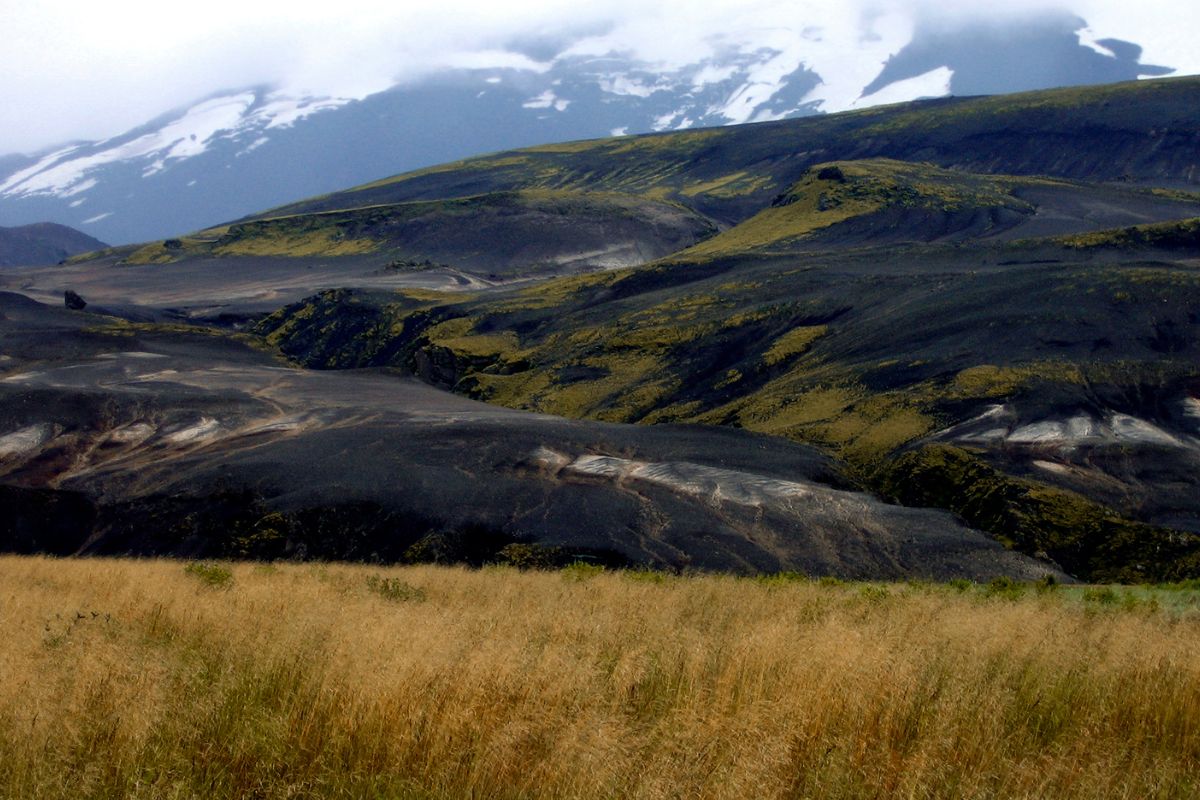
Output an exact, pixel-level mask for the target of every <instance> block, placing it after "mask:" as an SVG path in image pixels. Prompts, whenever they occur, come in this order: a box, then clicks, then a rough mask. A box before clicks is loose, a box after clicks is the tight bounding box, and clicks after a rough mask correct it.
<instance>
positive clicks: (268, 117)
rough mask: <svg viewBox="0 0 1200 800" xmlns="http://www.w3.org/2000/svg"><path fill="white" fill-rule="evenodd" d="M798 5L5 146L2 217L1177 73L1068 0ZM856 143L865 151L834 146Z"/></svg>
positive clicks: (171, 211)
mask: <svg viewBox="0 0 1200 800" xmlns="http://www.w3.org/2000/svg"><path fill="white" fill-rule="evenodd" d="M786 16H787V18H786V19H780V20H777V21H776V22H775V23H765V21H764V20H759V19H755V20H754V21H753V22H751V23H749V24H748V25H747V26H746V27H744V28H742V29H740V30H737V29H735V30H728V29H726V30H722V31H720V33H719V35H718V36H716V37H714V38H713V39H712V40H710V41H705V42H703V43H698V44H700V47H699V48H698V49H697V51H696V52H695V53H694V54H691V53H688V54H684V55H682V56H679V55H676V56H673V57H672V59H671V61H673V62H675V63H673V64H672V65H671V66H666V65H664V64H663V63H661V61H660V60H658V59H651V60H642V59H639V58H638V57H637V56H636V55H635V54H633V53H632V52H630V51H628V50H627V49H626V48H624V47H622V46H621V45H620V43H619V42H612V41H608V42H605V41H604V37H603V36H601V37H599V40H598V41H590V43H589V41H587V40H588V39H589V37H587V36H584V40H585V41H582V42H575V43H574V45H573V44H572V41H571V36H566V37H565V38H563V39H560V40H554V39H553V37H550V38H546V37H535V39H536V40H535V41H524V42H512V43H509V46H510V47H511V48H512V52H511V53H509V58H506V59H500V63H501V64H503V66H497V67H495V68H488V67H486V66H482V67H481V68H476V69H454V70H449V71H444V72H440V73H437V74H435V75H433V76H432V77H429V78H426V79H423V80H419V81H416V82H406V83H404V84H402V85H397V86H394V87H392V88H391V89H389V90H388V91H384V92H380V93H378V94H373V95H369V96H366V97H361V96H358V95H354V96H341V95H339V94H338V91H339V90H338V89H337V88H330V89H329V90H328V92H329V94H328V95H305V94H296V93H289V92H285V91H281V90H278V89H272V88H269V87H264V86H249V87H242V86H239V87H231V88H229V89H228V90H225V91H218V92H215V93H214V94H213V95H212V96H210V97H206V98H202V99H201V100H200V101H199V102H193V103H188V104H186V105H183V106H181V108H179V109H177V110H176V111H173V112H170V113H167V114H163V115H162V116H161V117H159V118H157V119H153V120H150V121H148V122H147V123H146V124H145V125H142V126H139V127H137V128H135V129H133V130H130V131H128V132H126V133H124V134H121V135H117V136H113V137H111V138H108V139H105V140H103V141H93V142H72V143H69V144H66V145H63V146H59V147H55V148H53V149H50V150H47V151H44V152H40V153H37V154H36V155H34V156H32V157H28V158H26V157H20V156H14V157H10V156H0V222H3V223H4V224H21V223H27V222H33V221H38V220H54V221H57V222H60V223H65V224H69V225H72V226H75V227H80V228H83V229H85V230H88V231H89V232H92V233H94V234H95V235H97V236H99V237H100V238H102V239H105V240H108V241H113V242H119V243H128V242H133V241H145V240H147V239H154V238H165V237H169V236H176V235H178V234H180V233H181V232H183V231H188V230H195V229H197V228H200V227H203V226H207V225H212V224H216V223H219V222H221V221H223V220H228V219H232V218H235V217H238V216H241V215H244V214H248V213H251V212H253V211H255V210H258V209H262V208H266V207H269V206H273V205H278V204H280V203H284V202H288V201H289V200H291V199H294V198H297V197H304V196H310V195H313V194H316V193H319V192H326V191H331V190H334V189H338V188H340V187H344V186H348V185H353V184H356V183H362V182H365V181H369V180H371V179H373V178H374V177H376V176H378V175H381V174H387V173H394V172H400V171H403V170H411V169H413V168H416V167H421V166H425V165H430V164H438V163H442V162H445V161H449V160H452V159H456V158H462V157H464V156H468V155H473V154H477V153H482V152H488V151H495V150H501V149H506V148H512V147H520V146H524V145H532V144H536V143H539V142H553V141H559V142H561V141H568V140H574V139H583V138H589V137H596V136H607V135H610V134H612V133H616V132H633V133H641V132H646V131H666V130H679V129H685V128H697V127H704V126H718V125H726V124H730V123H743V122H749V121H762V120H769V119H785V118H790V117H795V116H803V115H810V114H814V113H819V112H829V111H842V110H846V109H852V108H865V107H868V106H874V105H879V104H880V103H889V102H898V101H904V100H912V99H917V98H921V97H937V96H943V95H948V94H955V95H959V96H967V95H978V94H984V93H1000V92H1015V91H1024V90H1030V89H1040V88H1046V87H1051V86H1064V85H1077V84H1095V83H1107V82H1112V81H1118V80H1132V79H1135V78H1138V77H1140V76H1149V75H1162V74H1165V73H1169V72H1170V71H1171V70H1170V69H1169V68H1164V67H1157V66H1153V65H1145V64H1142V63H1140V55H1141V50H1140V48H1139V47H1138V46H1137V44H1135V43H1130V42H1121V41H1117V40H1114V39H1105V40H1104V43H1100V42H1095V41H1091V40H1090V39H1088V38H1087V37H1088V36H1089V35H1090V31H1089V29H1088V23H1087V22H1086V21H1085V20H1083V19H1081V18H1079V17H1077V16H1075V15H1072V14H1069V13H1063V12H1035V13H1029V14H1020V15H1015V16H1014V17H1012V18H1005V19H1002V20H999V21H993V22H991V23H989V24H983V25H962V26H959V27H958V28H957V29H956V30H954V31H953V34H952V35H951V34H949V33H948V32H947V31H946V30H945V29H942V28H939V27H938V26H936V25H933V26H931V25H928V24H927V23H928V22H929V20H928V19H927V18H925V19H923V20H922V22H921V24H918V25H916V26H915V29H914V30H913V31H912V40H911V41H910V42H908V43H907V45H906V44H905V41H904V40H903V39H904V37H905V36H906V33H905V27H906V26H904V25H900V26H896V25H894V24H890V25H889V24H886V22H887V21H886V19H882V23H883V24H879V25H877V24H876V23H879V22H881V18H880V17H876V16H875V15H865V16H864V17H863V18H862V19H859V20H853V21H850V20H843V22H847V23H848V24H849V25H851V26H854V27H861V28H862V30H861V31H860V34H858V35H854V36H852V37H850V38H849V39H848V40H846V41H845V46H839V45H837V44H835V42H836V41H838V40H839V37H841V38H842V39H845V36H844V32H843V33H842V34H835V35H834V36H832V37H826V36H824V35H822V34H821V33H820V32H821V30H822V28H823V26H824V24H825V21H814V22H813V23H812V24H811V26H805V27H804V28H803V29H801V28H798V27H797V18H795V17H794V16H793V15H790V14H789V15H786ZM834 16H837V15H834ZM883 16H884V17H885V18H886V16H887V15H883ZM901 16H905V14H904V13H901ZM918 16H921V17H925V16H926V15H918ZM947 38H950V39H952V44H950V43H948V42H947ZM581 48H582V49H581ZM597 48H599V49H597ZM493 55H494V54H493ZM476 61H479V60H478V59H476ZM483 63H484V64H486V58H484V59H483ZM513 63H523V64H525V65H526V66H527V68H525V69H513V68H511V67H510V65H511V64H513ZM216 88H219V87H214V89H216ZM347 90H348V91H356V90H355V89H350V88H349V87H347ZM186 99H187V98H181V100H186ZM35 124H36V121H35ZM843 157H853V156H844V155H837V154H831V155H829V156H827V157H826V158H825V159H824V160H833V159H835V158H843ZM298 164H303V165H304V168H303V169H297V168H296V165H298Z"/></svg>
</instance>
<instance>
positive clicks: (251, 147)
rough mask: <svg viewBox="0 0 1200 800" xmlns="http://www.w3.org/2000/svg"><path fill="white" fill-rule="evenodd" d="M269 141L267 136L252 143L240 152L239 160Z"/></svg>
mask: <svg viewBox="0 0 1200 800" xmlns="http://www.w3.org/2000/svg"><path fill="white" fill-rule="evenodd" d="M269 141H271V140H270V139H268V138H267V137H266V136H260V137H258V138H257V139H255V140H254V141H253V142H251V143H250V144H249V145H247V147H246V149H244V150H240V151H238V154H237V158H241V157H242V156H244V155H246V154H247V153H253V152H254V151H255V150H257V149H258V148H260V147H262V146H263V145H264V144H266V143H267V142H269ZM192 183H195V181H192ZM188 185H189V186H190V185H191V184H188Z"/></svg>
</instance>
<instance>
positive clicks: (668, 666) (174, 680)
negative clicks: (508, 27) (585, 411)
mask: <svg viewBox="0 0 1200 800" xmlns="http://www.w3.org/2000/svg"><path fill="white" fill-rule="evenodd" d="M0 581H2V582H3V585H4V587H5V590H4V592H3V594H0V635H3V637H4V642H5V649H4V665H5V675H6V677H7V680H5V681H3V682H0V795H3V796H5V797H12V798H18V797H20V798H35V797H36V798H68V797H69V798H102V797H103V798H108V797H130V798H160V797H179V798H184V797H204V798H210V799H211V800H235V799H237V800H240V799H241V798H247V797H254V798H262V800H285V799H286V798H297V797H375V798H422V799H424V798H428V799H429V800H452V799H456V798H463V797H478V798H524V799H525V800H543V799H544V800H551V799H552V798H553V799H554V800H558V798H564V797H571V798H578V800H609V799H610V798H614V797H621V798H630V800H668V799H669V798H683V797H703V798H713V800H740V799H741V798H745V797H755V798H761V799H762V800H787V799H788V798H796V797H822V798H830V800H862V799H863V798H886V797H919V798H931V799H936V800H949V799H950V798H983V797H986V798H992V799H993V800H1024V799H1025V798H1030V797H1054V798H1063V800H1092V799H1093V798H1097V797H1131V798H1132V797H1137V798H1142V797H1154V798H1181V799H1182V798H1189V797H1194V796H1195V795H1196V793H1197V791H1200V778H1198V777H1197V770H1196V762H1197V759H1198V758H1200V732H1198V727H1197V719H1198V717H1200V667H1198V666H1197V663H1196V659H1195V653H1196V652H1197V648H1200V626H1197V625H1196V617H1197V612H1198V608H1200V599H1198V598H1200V592H1197V591H1196V588H1195V587H1194V586H1193V587H1190V588H1182V587H1179V588H1170V589H1157V590H1147V589H1137V590H1121V589H1113V588H1111V587H1104V588H1085V587H1079V588H1066V587H1054V586H1049V587H1046V586H1042V587H1041V588H1040V589H1039V590H1037V591H1036V592H1035V590H1034V589H1033V588H1022V587H1021V586H1019V585H1014V584H1012V583H1011V582H1009V583H1005V582H997V583H996V584H993V585H989V586H981V587H972V586H970V585H969V584H967V583H966V582H958V583H957V584H955V585H954V586H946V585H936V584H908V585H900V586H897V585H891V586H888V585H879V584H841V583H838V582H829V581H826V582H822V583H818V582H816V581H809V580H802V579H800V580H797V579H795V578H791V579H789V578H787V577H778V578H774V577H773V578H767V579H763V580H751V579H734V578H731V577H727V576H712V575H706V576H690V577H681V578H673V577H668V576H664V575H662V574H661V573H658V574H656V573H645V572H611V571H605V572H599V571H598V570H597V569H596V568H595V567H589V566H588V565H578V566H576V567H575V568H573V569H568V570H566V571H564V572H540V571H530V572H518V571H517V570H514V569H497V568H490V569H484V570H464V569H447V568H444V567H442V568H436V567H417V568H413V567H409V568H394V567H379V566H352V565H339V564H329V565H321V566H309V565H296V564H279V565H261V564H260V565H251V564H224V563H203V562H201V563H195V562H193V563H188V564H186V565H185V564H182V563H179V562H171V561H149V560H139V561H121V560H115V559H89V560H55V561H48V560H42V559H27V558H26V559H18V558H11V557H6V558H3V559H0ZM1022 595H1023V596H1022Z"/></svg>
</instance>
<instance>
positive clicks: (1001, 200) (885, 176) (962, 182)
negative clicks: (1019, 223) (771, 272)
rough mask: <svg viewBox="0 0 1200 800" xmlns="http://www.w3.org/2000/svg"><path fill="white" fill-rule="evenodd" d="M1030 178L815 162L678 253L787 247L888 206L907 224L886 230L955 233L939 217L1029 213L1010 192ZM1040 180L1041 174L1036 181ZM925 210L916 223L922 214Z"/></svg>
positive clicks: (923, 235) (898, 234) (900, 236)
mask: <svg viewBox="0 0 1200 800" xmlns="http://www.w3.org/2000/svg"><path fill="white" fill-rule="evenodd" d="M1034 182H1036V181H1034V180H1032V179H1028V178H1014V177H1010V176H983V175H971V174H968V173H964V172H956V171H952V170H945V169H940V168H938V167H935V166H933V165H931V164H912V163H907V162H902V161H895V160H891V159H868V160H864V161H853V162H834V163H828V164H819V165H816V166H814V167H813V168H811V169H810V170H809V171H808V172H807V173H806V174H805V175H804V177H803V178H801V179H800V180H799V181H798V182H796V183H795V184H794V185H792V186H791V187H790V188H789V189H788V190H787V191H786V192H785V193H783V194H782V195H780V196H779V197H777V198H775V200H774V201H773V202H772V204H771V206H770V207H769V208H766V209H764V210H763V211H760V212H759V213H758V214H756V215H754V216H753V217H751V218H750V219H748V220H746V221H745V222H743V223H741V224H740V225H737V226H735V227H733V228H731V229H729V230H727V231H724V232H723V233H721V234H720V235H718V236H716V237H714V238H712V239H709V240H707V241H705V242H702V243H701V244H699V245H697V246H695V247H693V248H691V249H689V250H687V251H685V252H683V253H681V254H679V256H678V258H679V259H681V260H686V259H688V258H699V257H707V256H713V255H732V254H737V253H746V252H753V251H756V250H766V249H780V248H783V249H786V248H787V247H788V246H789V245H795V244H798V243H803V242H805V241H809V240H817V241H820V240H821V237H820V234H821V233H823V232H829V233H833V231H834V230H837V228H838V225H839V223H847V222H849V221H850V220H855V219H863V220H866V221H869V220H872V219H875V218H877V217H878V216H879V215H880V212H882V211H884V210H885V209H891V210H894V211H896V212H899V213H902V214H906V215H907V216H906V224H904V225H903V226H896V225H890V227H892V228H894V230H892V231H891V232H890V233H889V234H887V235H888V236H889V238H892V239H895V240H897V241H924V240H932V239H937V238H941V237H943V236H946V235H947V234H952V233H954V230H953V227H952V226H951V228H950V229H949V230H947V227H946V224H945V223H944V222H941V220H942V218H945V217H947V216H951V215H956V214H957V215H961V216H963V217H964V218H968V216H967V214H965V213H964V212H977V213H978V212H983V213H987V212H992V213H997V212H1008V213H1009V214H1010V216H1013V217H1021V216H1029V215H1032V214H1033V213H1034V211H1035V208H1034V206H1032V205H1031V204H1030V203H1028V202H1026V201H1024V200H1021V199H1019V198H1017V197H1015V196H1014V195H1013V191H1014V190H1015V189H1018V188H1021V187H1022V186H1026V185H1029V184H1031V183H1034ZM1041 182H1045V181H1041ZM922 216H924V217H927V218H928V219H927V220H926V224H921V223H922V220H921V217H922Z"/></svg>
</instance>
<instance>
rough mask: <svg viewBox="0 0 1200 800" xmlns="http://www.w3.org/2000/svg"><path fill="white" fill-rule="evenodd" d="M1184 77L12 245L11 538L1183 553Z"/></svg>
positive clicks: (544, 154) (836, 566) (1, 459)
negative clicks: (175, 232)
mask: <svg viewBox="0 0 1200 800" xmlns="http://www.w3.org/2000/svg"><path fill="white" fill-rule="evenodd" d="M1198 97H1200V81H1197V80H1196V79H1194V78H1188V79H1170V80H1161V81H1148V82H1141V83H1135V84H1118V85H1114V86H1107V87H1096V88H1081V89H1061V90H1051V91H1046V92H1038V93H1031V94H1026V95H1010V96H1004V97H995V98H952V99H945V100H937V101H922V102H918V103H911V104H904V105H899V106H887V107H881V108H875V109H869V110H866V111H858V112H851V113H847V114H838V115H830V116H826V117H820V118H806V119H798V120H784V121H780V122H769V123H759V124H753V125H746V126H733V127H728V128H720V129H708V130H698V131H684V132H678V133H665V134H655V135H648V136H640V137H620V138H615V139H608V140H595V141H584V142H578V143H571V144H566V145H548V146H542V147H534V148H529V149H526V150H520V151H511V152H505V153H498V154H495V155H490V156H482V157H478V158H472V159H467V160H465V161H461V162H453V163H450V164H446V165H443V166H440V167H434V168H430V169H426V170H421V171H418V172H415V173H409V174H405V175H400V176H396V177H393V178H385V179H381V180H378V181H375V182H373V183H370V184H366V185H363V186H359V187H356V188H352V189H348V190H344V191H340V192H335V193H333V194H330V195H326V196H322V197H317V198H311V199H308V200H302V201H298V202H295V203H291V204H288V205H286V206H282V207H280V208H276V209H272V210H269V211H265V212H262V213H260V214H257V215H253V216H250V217H246V218H243V219H240V220H233V221H230V222H229V223H228V224H224V225H221V226H217V227H214V228H210V229H205V230H201V231H197V232H193V233H190V234H186V235H185V234H182V233H181V235H180V236H179V237H177V238H173V239H167V240H162V241H156V242H147V243H142V244H138V245H127V246H122V247H116V248H107V249H102V250H99V251H96V252H94V253H91V254H88V255H84V256H77V257H74V258H71V259H69V260H68V261H67V262H66V263H65V264H62V265H58V266H53V267H24V268H15V269H11V268H10V269H5V270H3V271H0V291H3V292H6V294H2V295H0V314H2V315H3V316H2V317H0V331H2V332H3V336H4V339H3V343H4V349H3V352H4V355H5V358H4V360H3V361H2V362H0V481H3V483H4V488H3V489H2V491H3V492H5V496H6V498H7V502H8V503H11V504H13V505H12V507H14V508H19V509H21V511H20V512H19V513H17V514H15V515H13V516H11V517H10V521H9V522H7V523H5V525H6V528H5V529H3V530H0V538H3V539H4V541H5V542H7V544H6V545H5V548H6V549H9V550H13V549H16V550H20V551H22V552H30V551H38V552H59V553H105V554H137V555H180V556H204V557H214V556H215V557H234V556H243V557H253V558H278V557H321V558H339V559H350V560H380V561H388V562H392V561H403V560H449V561H465V562H467V563H482V562H485V561H493V560H495V559H497V558H500V557H501V556H500V554H501V553H502V552H504V551H506V550H507V552H508V553H509V556H512V557H515V556H516V555H518V554H519V555H520V557H522V558H529V559H533V560H534V561H536V562H537V563H546V564H551V563H556V562H564V561H565V562H569V561H571V560H574V559H577V558H585V559H595V560H597V561H599V562H603V563H609V564H612V565H644V566H651V567H656V568H664V569H671V570H691V569H700V570H715V571H733V572H747V573H763V572H766V573H770V572H779V571H797V572H805V573H809V574H814V575H830V576H839V577H843V578H876V579H881V578H888V579H893V578H903V577H920V578H934V579H939V580H942V579H948V578H952V577H966V578H971V579H976V580H990V579H991V578H993V577H996V576H1002V575H1003V576H1009V577H1013V578H1017V579H1020V580H1033V579H1036V578H1037V577H1039V576H1042V575H1054V576H1055V577H1056V579H1058V580H1068V579H1072V578H1074V579H1080V580H1085V581H1130V582H1137V581H1160V580H1180V579H1183V578H1188V577H1194V576H1196V575H1197V574H1200V504H1198V503H1200V501H1197V500H1196V498H1197V497H1198V496H1200V494H1198V493H1197V491H1196V489H1197V478H1196V475H1197V474H1198V472H1197V466H1200V411H1198V410H1197V409H1200V399H1198V398H1200V369H1198V367H1197V355H1198V353H1200V341H1198V340H1200V225H1198V224H1197V222H1196V219H1197V218H1200V174H1198V173H1197V166H1198V163H1200V162H1197V153H1198V152H1200V150H1198V146H1200V140H1197V138H1196V137H1197V134H1196V133H1195V131H1196V130H1198V129H1200V125H1198V123H1200V120H1198V119H1196V117H1197V114H1198V112H1196V109H1197V108H1200V103H1197V102H1196V99H1197V98H1198ZM68 289H70V290H72V291H75V292H77V293H79V294H80V295H81V296H82V297H83V298H84V299H85V300H86V301H87V302H88V306H87V308H86V309H84V310H83V311H69V310H66V309H62V308H61V304H62V296H63V292H64V291H66V290H68ZM22 515H24V516H22ZM47 515H49V518H51V519H55V520H56V523H55V526H54V531H55V533H54V534H53V535H52V536H51V535H50V534H45V536H50V538H49V539H47V538H42V539H37V538H36V537H33V538H30V537H31V534H30V531H31V530H32V529H33V528H35V527H36V526H35V525H33V523H32V520H35V519H45V518H47ZM23 520H24V521H23ZM509 556H506V557H509Z"/></svg>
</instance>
